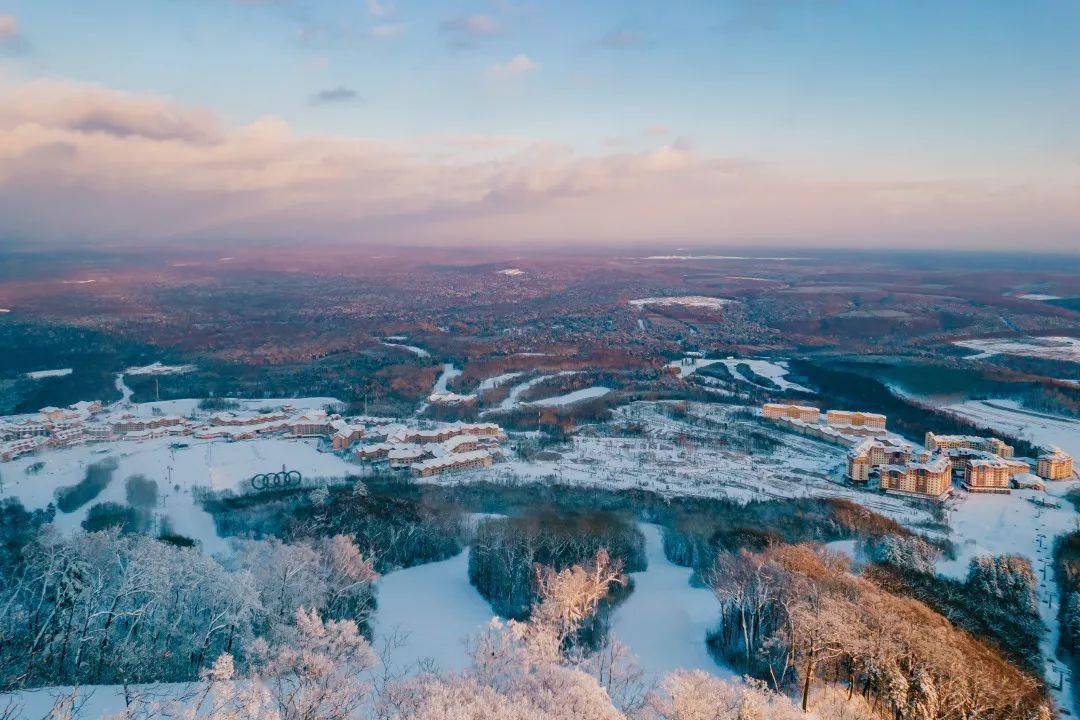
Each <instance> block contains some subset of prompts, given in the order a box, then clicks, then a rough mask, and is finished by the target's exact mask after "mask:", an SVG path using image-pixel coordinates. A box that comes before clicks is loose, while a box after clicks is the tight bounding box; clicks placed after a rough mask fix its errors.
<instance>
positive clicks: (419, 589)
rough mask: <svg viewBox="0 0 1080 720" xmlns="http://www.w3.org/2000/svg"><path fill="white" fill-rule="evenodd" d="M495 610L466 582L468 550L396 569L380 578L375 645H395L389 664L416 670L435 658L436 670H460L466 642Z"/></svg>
mask: <svg viewBox="0 0 1080 720" xmlns="http://www.w3.org/2000/svg"><path fill="white" fill-rule="evenodd" d="M494 615H495V614H494V613H493V612H492V610H491V606H490V605H489V604H488V603H487V601H486V600H484V598H482V597H480V593H478V592H476V589H475V588H473V586H472V585H471V584H469V551H468V550H465V551H464V552H461V553H459V554H458V555H455V556H454V557H452V558H450V559H449V560H443V561H441V562H433V563H427V564H425V565H417V566H415V567H411V568H406V569H404V570H397V571H395V572H392V573H389V574H387V575H384V576H383V577H382V578H380V579H379V609H378V610H377V611H376V612H375V618H374V621H373V623H372V624H373V630H374V636H375V638H374V639H375V647H376V648H382V647H383V646H384V645H385V644H386V643H387V642H388V640H393V641H394V642H395V644H397V647H396V648H395V649H394V651H393V653H392V654H391V657H390V664H391V665H393V666H394V669H397V670H401V671H415V670H416V669H417V667H418V666H420V665H424V666H426V665H428V664H429V663H430V662H434V663H435V664H436V665H437V666H438V667H439V669H440V670H460V669H462V668H463V667H464V666H465V665H466V664H467V660H468V658H467V657H466V654H465V640H466V638H468V637H470V636H471V635H474V634H475V633H476V631H477V630H479V629H480V628H482V627H483V626H484V625H486V624H487V623H488V622H489V621H490V620H491V618H492V617H494Z"/></svg>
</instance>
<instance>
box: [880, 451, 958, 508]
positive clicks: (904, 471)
mask: <svg viewBox="0 0 1080 720" xmlns="http://www.w3.org/2000/svg"><path fill="white" fill-rule="evenodd" d="M881 489H882V490H884V491H885V492H891V493H902V494H907V495H917V496H920V497H926V498H930V499H933V500H941V499H944V498H945V497H946V496H947V495H948V494H949V492H950V490H951V489H952V464H951V463H950V462H949V460H948V458H946V457H943V456H941V455H938V456H936V457H933V458H931V459H929V460H927V461H926V462H910V463H907V464H905V465H886V466H885V467H883V468H882V469H881Z"/></svg>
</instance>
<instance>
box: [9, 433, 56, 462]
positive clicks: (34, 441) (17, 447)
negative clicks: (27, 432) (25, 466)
mask: <svg viewBox="0 0 1080 720" xmlns="http://www.w3.org/2000/svg"><path fill="white" fill-rule="evenodd" d="M45 443H46V439H45V438H44V437H41V436H38V435H31V436H27V437H22V438H18V439H16V440H9V441H8V442H6V443H4V444H3V445H0V462H8V461H9V460H14V459H15V458H17V457H20V456H22V455H25V454H27V453H32V452H34V451H35V450H37V449H38V448H39V447H41V446H43V445H45Z"/></svg>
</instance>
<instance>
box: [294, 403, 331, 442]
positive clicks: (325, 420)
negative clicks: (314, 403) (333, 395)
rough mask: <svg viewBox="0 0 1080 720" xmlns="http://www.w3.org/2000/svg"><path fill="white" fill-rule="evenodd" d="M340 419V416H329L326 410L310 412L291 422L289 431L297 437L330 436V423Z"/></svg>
mask: <svg viewBox="0 0 1080 720" xmlns="http://www.w3.org/2000/svg"><path fill="white" fill-rule="evenodd" d="M339 418H340V416H339V415H328V414H327V413H326V411H325V410H308V411H307V412H305V413H303V414H302V415H300V416H298V417H295V418H293V419H292V420H290V421H289V423H288V425H289V431H290V432H291V433H292V434H293V435H294V436H296V437H320V436H322V435H329V434H330V432H331V430H330V423H332V422H333V421H334V420H338V419H339Z"/></svg>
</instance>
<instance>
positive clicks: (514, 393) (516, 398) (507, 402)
mask: <svg viewBox="0 0 1080 720" xmlns="http://www.w3.org/2000/svg"><path fill="white" fill-rule="evenodd" d="M577 372H578V371H577V370H564V371H563V372H560V373H555V374H554V375H539V376H537V377H534V378H533V379H531V380H526V381H525V382H520V383H518V384H517V385H515V386H514V387H512V388H510V393H509V394H508V395H507V396H506V397H505V398H503V401H502V402H501V403H499V405H498V407H495V408H492V409H490V410H485V411H484V412H482V413H480V414H481V415H488V414H490V413H493V412H499V411H503V410H513V409H514V408H515V407H517V406H518V404H519V402H520V401H521V396H522V395H523V394H524V393H525V392H526V391H528V390H529V389H530V388H533V387H535V386H537V385H539V384H540V383H542V382H544V381H545V380H548V379H550V378H553V377H558V376H560V375H573V374H575V373H577Z"/></svg>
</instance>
